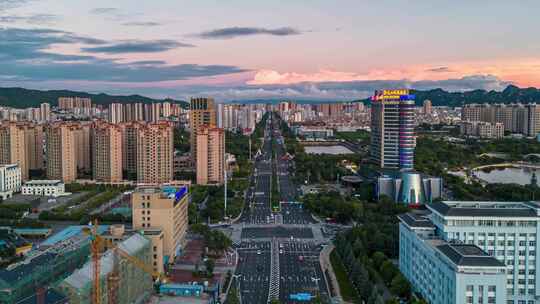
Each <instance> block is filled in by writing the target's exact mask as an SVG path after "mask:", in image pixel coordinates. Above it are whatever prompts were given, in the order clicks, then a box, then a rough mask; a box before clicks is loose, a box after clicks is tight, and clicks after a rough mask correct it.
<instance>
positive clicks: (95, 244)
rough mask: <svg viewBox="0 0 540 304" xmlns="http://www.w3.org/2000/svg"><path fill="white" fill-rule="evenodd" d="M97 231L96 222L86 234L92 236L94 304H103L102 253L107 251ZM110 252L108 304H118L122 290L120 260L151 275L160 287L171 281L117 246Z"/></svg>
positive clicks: (103, 240)
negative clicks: (111, 260)
mask: <svg viewBox="0 0 540 304" xmlns="http://www.w3.org/2000/svg"><path fill="white" fill-rule="evenodd" d="M97 229H98V222H97V220H95V221H94V223H93V225H92V227H91V228H90V229H86V230H85V232H86V233H88V234H89V235H90V240H91V246H90V247H91V255H92V266H93V270H94V273H93V282H92V285H93V288H92V304H101V284H100V260H101V256H102V252H103V251H104V249H105V239H104V238H103V237H102V236H100V235H99V233H98V230H97ZM110 250H112V253H113V255H112V257H113V267H112V271H111V272H110V273H109V274H108V275H107V295H108V297H107V304H118V290H119V288H120V271H119V260H120V258H123V259H125V260H127V261H128V262H129V263H131V264H132V265H134V266H136V267H137V268H139V269H141V270H143V271H144V272H146V273H148V274H150V275H151V276H152V278H153V279H154V280H155V281H154V282H155V283H156V284H158V285H159V284H161V283H165V282H167V281H169V278H168V277H167V276H165V275H164V274H163V273H160V272H158V271H155V270H154V269H153V267H152V266H150V265H148V264H147V263H145V262H144V261H142V260H140V259H139V258H137V257H134V256H132V255H130V254H129V253H128V252H126V251H124V250H123V249H121V248H119V247H118V246H116V245H115V246H113V247H112V248H111V249H110Z"/></svg>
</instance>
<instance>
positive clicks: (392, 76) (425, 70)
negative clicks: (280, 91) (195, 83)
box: [247, 59, 540, 87]
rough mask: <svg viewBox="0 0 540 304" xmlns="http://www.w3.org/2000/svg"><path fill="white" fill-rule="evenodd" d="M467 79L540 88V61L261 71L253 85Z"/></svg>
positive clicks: (258, 72) (252, 80)
mask: <svg viewBox="0 0 540 304" xmlns="http://www.w3.org/2000/svg"><path fill="white" fill-rule="evenodd" d="M467 75H494V76H497V77H498V78H500V79H504V80H506V81H510V82H512V83H515V84H516V85H518V86H521V87H528V86H540V59H530V60H522V61H501V62H476V63H458V64H440V65H436V66H433V65H431V66H428V65H422V66H411V67H401V68H385V69H372V70H369V71H368V72H366V73H355V72H343V71H334V70H329V69H321V70H319V71H318V72H315V73H302V72H283V73H281V72H278V71H274V70H269V69H262V70H258V71H257V72H256V73H255V75H254V77H253V79H251V80H249V81H247V84H250V85H271V84H294V83H302V82H346V81H369V80H401V79H407V80H411V81H419V80H444V79H449V78H459V77H464V76H467Z"/></svg>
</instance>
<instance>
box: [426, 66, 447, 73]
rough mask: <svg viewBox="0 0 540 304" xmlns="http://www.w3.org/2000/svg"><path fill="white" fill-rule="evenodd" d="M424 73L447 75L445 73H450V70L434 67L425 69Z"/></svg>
mask: <svg viewBox="0 0 540 304" xmlns="http://www.w3.org/2000/svg"><path fill="white" fill-rule="evenodd" d="M426 71H427V72H435V73H447V72H451V70H450V68H449V67H436V68H431V69H427V70H426Z"/></svg>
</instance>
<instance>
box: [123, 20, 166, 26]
mask: <svg viewBox="0 0 540 304" xmlns="http://www.w3.org/2000/svg"><path fill="white" fill-rule="evenodd" d="M122 25H125V26H143V27H151V26H159V25H161V23H159V22H152V21H132V22H124V23H122Z"/></svg>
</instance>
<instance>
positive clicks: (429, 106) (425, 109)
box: [422, 99, 432, 115]
mask: <svg viewBox="0 0 540 304" xmlns="http://www.w3.org/2000/svg"><path fill="white" fill-rule="evenodd" d="M422 108H423V112H424V114H426V115H431V111H432V104H431V100H429V99H426V100H424V104H423V107H422Z"/></svg>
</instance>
